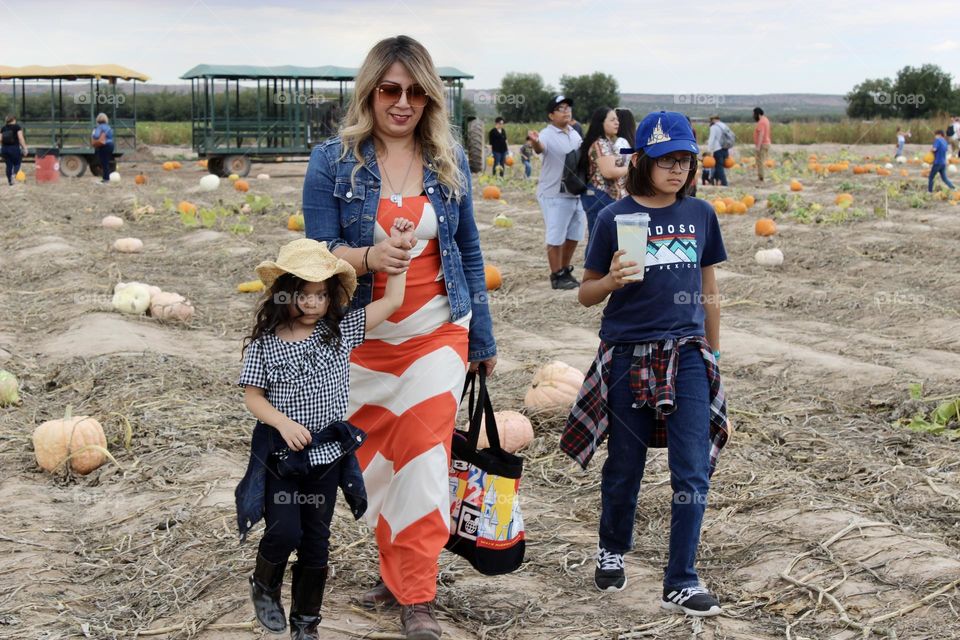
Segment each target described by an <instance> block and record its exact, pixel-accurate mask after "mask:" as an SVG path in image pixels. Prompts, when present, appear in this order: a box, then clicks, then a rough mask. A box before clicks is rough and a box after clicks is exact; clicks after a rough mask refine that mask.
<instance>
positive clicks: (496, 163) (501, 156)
mask: <svg viewBox="0 0 960 640" xmlns="http://www.w3.org/2000/svg"><path fill="white" fill-rule="evenodd" d="M506 162H507V152H506V151H503V152H500V151H494V152H493V175H497V167H500V175H503V172H504V171H506V167H507V165H506Z"/></svg>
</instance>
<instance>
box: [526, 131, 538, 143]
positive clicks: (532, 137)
mask: <svg viewBox="0 0 960 640" xmlns="http://www.w3.org/2000/svg"><path fill="white" fill-rule="evenodd" d="M527 137H528V138H530V140H532V141H533V142H537V141H538V140H540V134H539V133H538V132H536V131H534V130H533V129H530V130H529V131H527Z"/></svg>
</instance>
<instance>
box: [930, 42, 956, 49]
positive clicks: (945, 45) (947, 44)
mask: <svg viewBox="0 0 960 640" xmlns="http://www.w3.org/2000/svg"><path fill="white" fill-rule="evenodd" d="M957 49H960V42H957V41H956V40H944V41H943V42H941V43H939V44H935V45H933V46H932V47H930V51H956V50H957Z"/></svg>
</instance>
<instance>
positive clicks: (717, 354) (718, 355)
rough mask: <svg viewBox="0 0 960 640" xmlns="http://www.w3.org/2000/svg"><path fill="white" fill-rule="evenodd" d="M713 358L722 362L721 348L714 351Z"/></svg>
mask: <svg viewBox="0 0 960 640" xmlns="http://www.w3.org/2000/svg"><path fill="white" fill-rule="evenodd" d="M713 359H714V360H716V361H717V362H720V350H719V349H717V350H716V351H714V352H713Z"/></svg>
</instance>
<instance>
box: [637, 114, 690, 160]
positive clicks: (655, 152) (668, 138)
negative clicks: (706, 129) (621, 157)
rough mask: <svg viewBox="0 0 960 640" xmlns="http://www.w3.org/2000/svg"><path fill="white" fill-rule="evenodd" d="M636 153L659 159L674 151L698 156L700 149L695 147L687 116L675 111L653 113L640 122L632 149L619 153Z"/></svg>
mask: <svg viewBox="0 0 960 640" xmlns="http://www.w3.org/2000/svg"><path fill="white" fill-rule="evenodd" d="M638 151H643V152H644V153H645V154H646V155H648V156H650V157H651V158H659V157H660V156H663V155H666V154H668V153H672V152H674V151H689V152H690V153H693V154H699V153H700V147H698V146H697V138H696V137H695V136H694V135H693V129H692V128H691V127H690V123H689V122H687V116H685V115H683V114H682V113H677V112H676V111H654V112H653V113H650V114H647V116H646V117H645V118H644V119H643V120H642V121H640V125H639V126H638V127H637V138H636V140H635V141H634V145H633V148H632V149H621V150H620V153H627V154H630V153H637V152H638Z"/></svg>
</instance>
